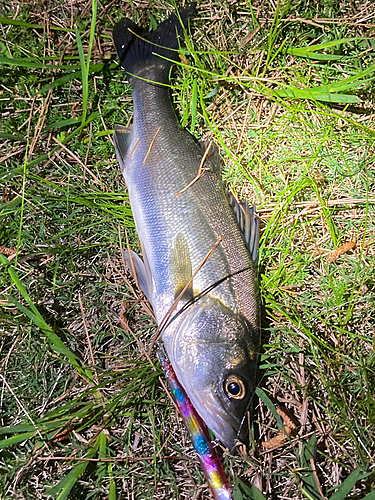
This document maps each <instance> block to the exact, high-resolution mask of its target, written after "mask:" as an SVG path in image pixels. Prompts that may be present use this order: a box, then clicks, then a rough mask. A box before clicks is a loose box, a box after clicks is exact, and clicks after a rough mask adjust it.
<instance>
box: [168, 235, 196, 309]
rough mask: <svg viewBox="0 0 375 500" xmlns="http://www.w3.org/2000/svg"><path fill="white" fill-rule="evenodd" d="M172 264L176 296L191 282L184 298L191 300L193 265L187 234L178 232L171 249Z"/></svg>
mask: <svg viewBox="0 0 375 500" xmlns="http://www.w3.org/2000/svg"><path fill="white" fill-rule="evenodd" d="M170 266H171V273H172V278H173V283H174V290H175V292H174V296H175V298H177V297H178V296H179V295H180V293H181V292H182V290H183V289H184V288H185V287H186V286H187V285H188V284H189V286H188V288H187V289H186V290H185V292H184V296H183V298H184V299H186V300H190V299H192V298H193V283H192V281H191V278H192V267H191V259H190V252H189V245H188V242H187V241H186V238H185V236H184V235H183V234H182V233H178V235H177V236H176V238H175V240H174V244H173V247H172V248H171V251H170Z"/></svg>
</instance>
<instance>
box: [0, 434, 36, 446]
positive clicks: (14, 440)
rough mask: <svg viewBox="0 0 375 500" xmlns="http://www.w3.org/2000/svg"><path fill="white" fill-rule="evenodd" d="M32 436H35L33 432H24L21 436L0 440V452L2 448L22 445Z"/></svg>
mask: <svg viewBox="0 0 375 500" xmlns="http://www.w3.org/2000/svg"><path fill="white" fill-rule="evenodd" d="M34 435H35V430H34V431H32V432H24V433H23V434H17V435H16V436H12V437H10V438H8V439H2V440H1V441H0V450H3V449H4V448H8V447H9V446H13V445H15V444H19V443H23V442H24V441H27V440H28V439H30V438H31V437H32V436H34Z"/></svg>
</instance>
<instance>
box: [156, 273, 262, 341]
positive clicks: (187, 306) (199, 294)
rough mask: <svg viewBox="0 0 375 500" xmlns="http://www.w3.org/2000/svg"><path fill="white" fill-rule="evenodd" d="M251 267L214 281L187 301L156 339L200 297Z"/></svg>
mask: <svg viewBox="0 0 375 500" xmlns="http://www.w3.org/2000/svg"><path fill="white" fill-rule="evenodd" d="M252 268H253V266H247V267H244V268H243V269H240V270H239V271H235V272H234V273H231V274H228V275H226V276H224V278H220V279H219V280H218V281H215V283H213V284H212V285H209V286H208V287H207V288H205V289H204V290H203V291H202V292H199V293H198V295H196V296H195V297H193V298H192V299H190V300H188V301H187V302H186V303H185V304H184V305H183V306H182V307H181V309H180V310H179V311H177V312H176V314H175V315H174V316H171V317H170V318H169V320H168V321H166V322H165V323H164V325H162V327H161V328H160V330H159V334H158V338H159V337H160V335H161V334H162V332H163V331H164V330H165V329H166V328H167V326H169V325H170V324H171V323H172V321H174V320H175V319H176V318H178V317H179V316H180V314H182V313H183V312H185V311H186V310H187V309H189V307H191V306H192V305H194V304H195V303H196V302H198V300H200V299H201V298H202V297H204V296H205V295H207V294H208V293H209V292H211V291H212V290H214V289H215V288H216V287H217V286H219V285H221V284H222V283H224V281H226V280H228V279H230V278H233V277H234V276H237V275H238V274H241V273H243V272H245V271H249V270H250V269H252Z"/></svg>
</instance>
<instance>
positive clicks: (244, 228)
mask: <svg viewBox="0 0 375 500" xmlns="http://www.w3.org/2000/svg"><path fill="white" fill-rule="evenodd" d="M227 197H228V201H229V205H230V206H231V207H232V209H233V212H234V215H235V217H236V219H237V222H238V225H239V227H240V229H241V232H242V235H243V237H244V240H245V243H246V246H247V248H248V250H249V252H250V255H251V258H252V260H253V262H254V264H255V267H257V266H258V254H259V218H258V216H257V214H256V210H255V207H250V206H249V204H248V203H244V202H240V201H238V199H237V198H236V196H235V194H234V193H233V192H232V191H229V190H227Z"/></svg>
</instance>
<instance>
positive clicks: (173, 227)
mask: <svg viewBox="0 0 375 500" xmlns="http://www.w3.org/2000/svg"><path fill="white" fill-rule="evenodd" d="M194 10H195V5H194V4H190V5H188V6H187V7H185V9H183V10H180V11H179V12H178V13H177V14H173V15H172V16H171V17H170V18H169V19H167V21H165V22H163V23H162V24H160V25H159V27H158V29H157V30H156V31H155V32H152V33H145V32H143V31H141V30H140V28H139V27H138V26H136V25H135V24H134V23H133V22H132V21H130V20H129V19H124V20H122V21H120V22H119V23H118V24H117V25H116V26H115V28H114V30H113V38H114V42H115V45H116V48H117V52H118V54H119V57H120V59H121V62H122V65H123V67H124V69H125V70H126V72H127V74H128V76H129V81H130V83H131V85H132V88H133V100H134V122H133V124H132V126H131V127H130V129H128V128H125V127H123V126H120V125H117V126H116V129H115V136H114V138H115V146H116V153H117V157H118V161H119V164H120V167H121V171H122V174H123V176H124V178H125V182H126V185H127V188H128V191H129V199H130V203H131V207H132V210H133V215H134V220H135V224H136V228H137V232H138V235H139V239H140V243H141V247H142V254H143V261H142V260H141V259H140V257H139V256H138V255H137V254H135V253H134V252H132V253H131V255H129V254H127V256H126V257H127V258H128V259H129V260H132V261H133V264H132V267H133V270H134V271H135V275H136V278H137V280H138V283H139V285H140V287H141V288H142V290H143V291H144V293H145V295H146V296H147V298H148V299H149V300H150V302H151V304H152V307H153V309H154V312H155V316H156V320H157V323H158V325H159V326H161V325H162V340H163V342H164V345H165V348H166V350H167V353H168V356H169V359H170V361H171V364H172V366H173V368H174V370H175V373H176V375H177V378H178V380H179V381H180V383H181V384H182V386H183V387H184V389H185V391H186V393H187V395H188V396H189V398H190V400H191V402H192V404H193V405H194V407H195V408H196V410H197V412H198V413H199V415H200V416H201V418H202V419H203V421H204V422H205V423H206V425H207V426H208V427H209V428H210V429H211V430H212V431H213V432H214V434H215V435H216V437H217V438H219V439H220V440H221V441H222V442H223V443H224V444H225V445H226V446H227V447H228V448H230V449H233V448H234V446H235V439H236V438H239V439H243V438H244V437H245V436H246V418H245V417H246V412H247V409H248V408H249V404H250V400H251V397H252V395H253V392H254V388H255V383H256V366H257V349H258V345H259V341H260V338H259V300H258V287H257V270H256V261H257V252H258V243H259V231H258V223H257V218H256V215H255V213H254V211H253V210H252V209H250V208H249V207H248V206H246V205H244V204H240V203H238V202H237V201H236V200H235V199H234V197H233V196H231V195H228V194H227V190H226V188H225V186H224V185H223V183H222V180H221V175H220V174H221V171H220V158H219V155H218V153H217V151H216V149H215V148H214V147H212V146H210V145H207V144H206V143H198V142H197V141H196V140H195V139H194V138H193V137H192V136H191V135H190V134H189V133H188V132H187V131H186V130H183V129H181V127H180V125H179V122H178V120H177V117H176V114H175V112H174V110H173V107H172V102H171V97H170V92H169V72H170V69H171V66H172V65H173V62H172V60H174V59H175V58H176V57H177V54H178V52H177V50H176V49H178V47H179V44H180V41H181V39H183V36H184V33H185V29H186V26H187V23H188V18H189V17H191V16H192V15H193V13H194ZM166 59H168V60H166ZM207 255H210V256H209V258H207ZM205 258H206V262H205V264H204V265H202V262H203V261H204V260H205ZM181 292H183V293H181ZM177 298H179V300H178V303H177V304H175V302H176V299H177ZM173 307H174V310H173V309H172V310H173V313H171V308H173Z"/></svg>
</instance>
